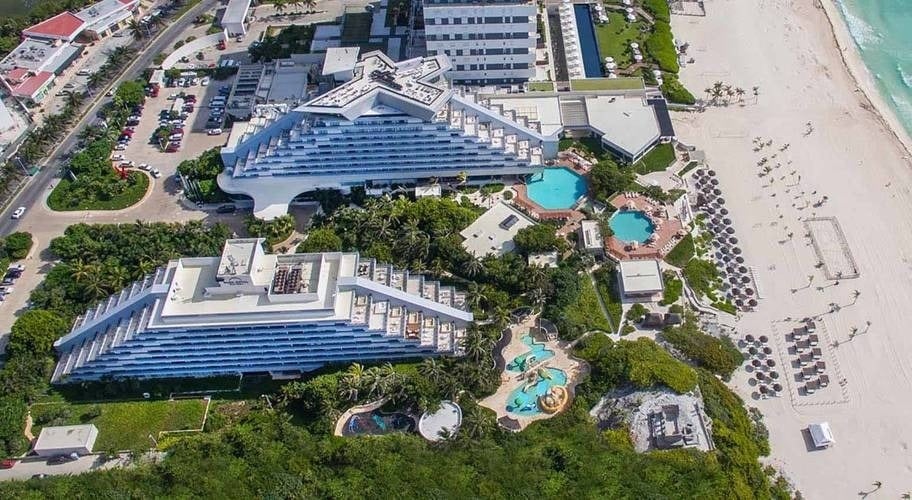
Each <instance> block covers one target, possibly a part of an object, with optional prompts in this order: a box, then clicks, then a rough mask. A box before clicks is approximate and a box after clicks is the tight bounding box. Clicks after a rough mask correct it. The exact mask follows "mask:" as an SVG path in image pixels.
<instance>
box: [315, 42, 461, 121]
mask: <svg viewBox="0 0 912 500" xmlns="http://www.w3.org/2000/svg"><path fill="white" fill-rule="evenodd" d="M448 69H450V62H449V59H448V58H446V57H445V56H434V57H424V58H420V57H419V58H414V59H409V60H408V61H402V62H394V61H393V60H392V59H390V58H389V57H387V56H386V55H385V54H383V53H382V52H380V51H374V52H369V53H367V54H364V55H363V56H361V60H360V61H359V62H358V63H356V64H355V66H354V78H352V79H351V80H349V81H348V82H345V83H344V84H342V85H340V86H338V87H336V88H334V89H333V90H331V91H329V92H327V93H325V94H323V95H321V96H319V97H317V98H315V99H312V100H310V101H308V102H307V103H305V104H304V105H303V106H302V107H300V108H298V109H299V110H301V111H308V112H313V113H324V114H325V113H332V114H340V115H343V116H345V117H346V118H348V119H354V118H357V117H358V116H360V115H361V114H362V113H364V112H366V111H367V110H369V109H371V108H372V107H373V106H374V105H375V104H383V103H385V102H388V100H391V101H393V102H395V103H401V104H404V105H412V106H414V107H415V108H416V109H422V110H427V111H430V112H436V111H437V110H439V109H440V108H441V107H443V106H444V105H445V104H446V102H447V100H448V97H449V96H450V94H451V91H450V90H449V89H447V88H446V87H445V86H444V85H438V84H435V83H433V80H434V79H436V78H438V77H440V76H441V75H442V74H443V73H444V72H445V71H446V70H448ZM338 71H342V70H341V69H339V70H338ZM397 107H398V106H397Z"/></svg>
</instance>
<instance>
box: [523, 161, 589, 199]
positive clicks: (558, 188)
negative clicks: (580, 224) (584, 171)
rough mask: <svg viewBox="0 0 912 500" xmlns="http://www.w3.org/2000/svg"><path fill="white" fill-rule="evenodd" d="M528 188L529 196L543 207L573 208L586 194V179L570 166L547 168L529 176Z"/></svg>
mask: <svg viewBox="0 0 912 500" xmlns="http://www.w3.org/2000/svg"><path fill="white" fill-rule="evenodd" d="M526 190H527V191H528V193H529V198H530V199H531V200H532V201H534V202H535V203H537V204H539V205H540V206H541V207H542V208H545V209H548V210H561V209H565V208H573V205H575V204H576V200H578V199H579V198H580V196H582V195H584V194H586V179H584V178H583V176H581V175H579V174H577V173H576V172H574V171H573V170H570V169H569V168H564V167H559V168H546V169H544V170H543V171H542V173H540V174H533V175H532V176H531V177H529V179H528V181H527V184H526Z"/></svg>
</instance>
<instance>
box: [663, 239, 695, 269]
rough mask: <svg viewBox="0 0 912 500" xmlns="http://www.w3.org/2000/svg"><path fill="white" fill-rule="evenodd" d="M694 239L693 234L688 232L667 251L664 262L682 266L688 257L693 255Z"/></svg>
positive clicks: (690, 257)
mask: <svg viewBox="0 0 912 500" xmlns="http://www.w3.org/2000/svg"><path fill="white" fill-rule="evenodd" d="M694 251H695V248H694V240H693V236H692V235H691V234H690V233H688V234H687V236H685V237H684V238H682V239H681V241H679V242H678V244H677V245H675V247H674V248H672V249H671V251H670V252H668V255H666V256H665V262H667V263H669V264H671V265H673V266H675V267H680V268H682V269H683V268H684V266H686V265H687V263H688V262H690V259H692V258H693V256H694Z"/></svg>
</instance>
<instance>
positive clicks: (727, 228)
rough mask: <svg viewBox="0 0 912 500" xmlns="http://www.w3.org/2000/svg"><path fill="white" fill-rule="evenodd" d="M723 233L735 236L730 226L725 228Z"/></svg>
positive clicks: (733, 229)
mask: <svg viewBox="0 0 912 500" xmlns="http://www.w3.org/2000/svg"><path fill="white" fill-rule="evenodd" d="M725 232H726V233H728V234H735V228H733V227H731V226H725Z"/></svg>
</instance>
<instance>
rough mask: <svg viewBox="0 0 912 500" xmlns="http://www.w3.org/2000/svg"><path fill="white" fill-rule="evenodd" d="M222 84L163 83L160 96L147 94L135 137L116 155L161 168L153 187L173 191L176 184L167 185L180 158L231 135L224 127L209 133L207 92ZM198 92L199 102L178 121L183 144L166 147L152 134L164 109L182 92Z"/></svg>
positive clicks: (202, 149)
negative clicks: (188, 85) (181, 121)
mask: <svg viewBox="0 0 912 500" xmlns="http://www.w3.org/2000/svg"><path fill="white" fill-rule="evenodd" d="M220 85H227V83H224V82H217V81H212V82H211V83H210V84H209V85H208V86H205V87H204V86H200V85H195V86H190V87H180V88H178V87H162V88H161V90H160V91H159V94H158V97H147V98H146V103H145V108H144V109H143V111H142V113H141V114H140V115H139V123H138V124H136V125H134V126H133V129H134V132H133V137H132V140H130V142H129V144H127V146H126V147H125V148H124V149H123V150H122V151H114V155H115V156H114V157H117V155H122V160H118V161H116V162H115V164H120V163H121V162H123V161H127V162H129V161H132V162H133V164H134V166H138V165H141V164H144V163H146V164H148V165H149V166H150V168H151V169H158V170H159V171H160V172H161V177H160V178H158V179H157V182H153V185H152V189H153V190H164V189H167V190H168V192H169V193H171V194H173V189H174V188H175V186H168V184H169V183H173V176H174V173H175V172H177V166H178V165H179V164H180V162H182V161H184V160H188V159H193V158H196V157H197V156H199V155H200V154H201V153H202V152H203V151H206V150H207V149H211V148H214V147H218V146H223V145H224V144H225V141H227V139H228V132H227V131H223V133H222V134H219V135H207V133H206V130H207V129H206V120H207V118H208V115H209V107H208V99H207V98H206V97H205V96H208V95H210V94H217V93H218V88H219V86H220ZM181 92H183V93H185V94H187V95H195V96H196V103H195V105H194V107H193V111H191V112H189V113H188V114H187V116H186V118H185V119H184V120H183V125H178V124H177V122H175V124H174V126H175V128H180V129H181V130H183V136H182V137H181V139H180V147H179V148H178V149H177V150H176V151H173V152H167V151H163V150H162V148H161V145H160V144H159V142H158V141H157V140H154V138H153V135H154V134H155V131H156V130H157V129H158V128H159V125H160V123H159V122H160V120H161V119H162V117H161V112H162V111H163V110H165V111H167V110H170V109H171V108H172V106H173V105H174V103H175V99H173V98H172V97H176V95H177V94H179V93H181Z"/></svg>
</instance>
